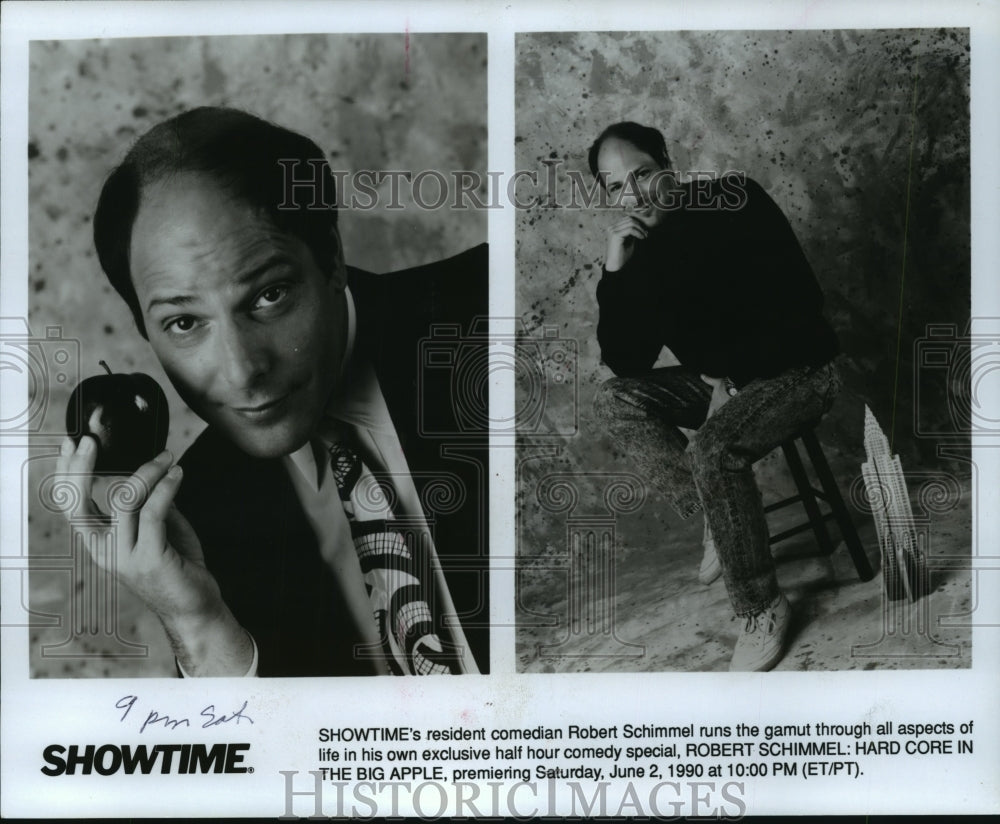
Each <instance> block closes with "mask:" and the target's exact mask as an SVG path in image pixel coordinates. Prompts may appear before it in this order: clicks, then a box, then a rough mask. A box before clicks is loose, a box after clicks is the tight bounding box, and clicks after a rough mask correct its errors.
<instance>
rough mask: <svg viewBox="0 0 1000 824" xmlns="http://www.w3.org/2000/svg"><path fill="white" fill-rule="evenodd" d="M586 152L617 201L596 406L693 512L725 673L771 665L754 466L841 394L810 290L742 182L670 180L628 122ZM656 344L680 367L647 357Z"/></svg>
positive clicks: (797, 261)
mask: <svg viewBox="0 0 1000 824" xmlns="http://www.w3.org/2000/svg"><path fill="white" fill-rule="evenodd" d="M589 162H590V169H591V171H592V173H593V174H594V175H596V176H598V177H599V179H600V181H601V182H602V184H603V185H604V186H605V187H606V191H607V193H608V194H609V195H610V196H611V197H612V198H613V199H615V198H616V199H617V205H619V206H621V209H622V212H621V214H620V215H619V216H617V217H615V219H614V223H613V224H612V226H611V229H610V231H609V232H608V243H607V256H606V258H605V264H604V271H603V275H602V277H601V280H600V283H599V284H598V286H597V301H598V305H599V307H600V319H599V322H598V326H597V338H598V342H599V343H600V346H601V356H602V360H603V361H604V363H605V364H607V365H608V367H610V368H611V370H612V371H613V372H614V373H615V375H617V376H618V377H615V378H612V379H610V380H608V381H607V382H606V383H604V384H603V385H602V386H601V387H600V389H599V390H598V394H597V398H596V402H595V409H596V413H597V416H598V418H599V419H600V421H601V422H602V423H603V425H604V426H605V427H607V429H608V431H609V432H610V433H611V435H612V437H614V438H615V440H616V441H617V442H618V443H620V445H621V447H622V448H623V449H624V450H625V451H626V452H627V454H628V455H629V456H630V457H631V458H632V459H633V460H634V461H635V462H636V464H637V465H638V467H639V468H640V470H641V471H642V472H643V474H644V475H645V476H646V477H648V478H650V480H651V481H652V483H653V484H654V485H655V486H656V487H657V488H658V489H660V491H661V492H662V493H663V494H664V495H665V496H666V497H667V500H668V501H669V502H670V504H671V505H672V506H673V508H674V509H675V510H676V511H677V513H678V514H679V515H680V516H681V517H682V518H688V517H690V516H691V515H693V514H694V513H696V512H698V511H699V510H702V511H703V512H704V517H705V552H704V556H703V559H702V564H701V569H700V571H699V579H700V580H701V581H702V582H703V583H706V584H708V583H711V582H712V581H713V580H715V579H716V578H717V577H718V576H719V575H720V574H721V575H722V576H723V579H724V581H725V585H726V590H727V592H728V594H729V599H730V602H731V604H732V607H733V609H734V611H735V612H736V614H737V615H738V616H740V617H741V618H743V619H745V620H744V623H743V627H742V631H741V633H740V636H739V638H738V639H737V642H736V649H735V651H734V654H733V658H732V661H731V663H730V669H731V670H734V671H735V670H752V671H753V670H768V669H771V668H772V667H773V666H774V665H775V664H776V663H777V662H778V661H779V660H780V659H781V657H782V655H783V652H784V643H785V638H786V635H787V631H788V627H789V624H790V620H791V608H790V606H789V603H788V601H787V599H786V598H785V596H784V595H783V594H782V593H781V591H780V590H779V588H778V582H777V578H776V576H775V568H774V561H773V559H772V557H771V553H770V548H769V540H768V529H767V522H766V521H765V518H764V507H763V503H762V501H761V496H760V492H759V490H758V489H757V485H756V482H755V480H754V476H753V469H752V467H753V463H754V462H755V461H756V460H758V459H759V458H762V457H763V456H764V455H766V454H767V453H768V452H770V451H771V450H772V449H774V448H775V447H777V446H778V445H779V444H781V443H782V442H783V441H785V440H788V439H789V438H791V437H792V436H794V435H795V434H796V433H797V432H798V431H799V430H800V429H802V428H803V427H804V426H808V425H810V424H812V423H814V422H815V421H817V420H819V418H820V417H821V416H822V415H823V414H824V413H825V412H826V411H827V410H828V409H829V408H830V406H831V404H832V403H833V399H834V397H835V396H836V394H837V392H838V391H839V388H840V380H839V377H838V374H837V371H836V368H835V367H834V365H833V364H832V363H831V360H832V359H833V357H834V356H835V355H836V354H837V351H838V344H837V339H836V336H835V334H834V332H833V330H832V329H831V327H830V325H829V324H828V323H827V322H826V321H825V320H824V318H823V316H822V314H821V312H822V305H823V296H822V293H821V292H820V289H819V286H818V285H817V283H816V278H815V276H814V275H813V272H812V269H811V268H810V266H809V263H808V261H807V260H806V258H805V256H804V255H803V253H802V249H801V248H800V246H799V244H798V241H797V240H796V238H795V235H794V234H793V232H792V229H791V227H790V226H789V224H788V220H787V219H786V218H785V216H784V215H783V214H782V213H781V211H780V209H779V208H778V207H777V205H775V203H774V201H773V200H771V198H770V197H769V196H768V195H767V193H766V192H765V191H764V190H763V189H762V188H761V187H760V186H759V185H758V184H756V183H755V182H754V181H752V180H750V179H749V178H746V177H745V176H742V175H736V174H730V175H726V176H723V177H722V178H720V179H717V180H714V181H704V180H702V181H693V182H690V183H687V184H683V185H680V184H678V183H677V182H676V180H675V179H674V177H673V175H672V173H670V172H669V171H668V170H669V168H670V159H669V157H668V156H667V149H666V143H665V141H664V139H663V135H662V134H661V133H660V132H659V131H657V130H656V129H654V128H651V127H647V126H641V125H639V124H636V123H630V122H626V123H617V124H615V125H613V126H610V127H608V128H607V129H605V130H604V132H602V133H601V135H600V136H599V137H598V138H597V140H596V141H595V142H594V144H593V145H592V146H591V148H590V154H589ZM613 202H615V201H613ZM664 346H666V347H668V348H669V349H670V351H671V352H672V353H673V355H674V356H675V357H676V359H677V360H678V361H679V362H680V365H679V366H672V367H665V368H659V369H654V368H653V364H654V363H655V362H656V360H657V357H658V356H659V354H660V351H661V349H662V348H663V347H664ZM679 427H682V428H684V429H688V430H697V432H696V433H695V434H694V436H693V437H692V438H691V439H690V441H689V440H688V438H687V437H686V436H685V435H684V433H682V432H681V431H680V429H679Z"/></svg>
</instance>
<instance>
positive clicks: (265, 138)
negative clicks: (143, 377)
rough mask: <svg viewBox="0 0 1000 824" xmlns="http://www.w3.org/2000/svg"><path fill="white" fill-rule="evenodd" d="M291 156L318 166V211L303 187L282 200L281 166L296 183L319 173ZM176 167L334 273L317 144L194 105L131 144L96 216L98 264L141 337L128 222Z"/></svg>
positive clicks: (328, 191)
mask: <svg viewBox="0 0 1000 824" xmlns="http://www.w3.org/2000/svg"><path fill="white" fill-rule="evenodd" d="M279 161H284V163H279ZM289 161H291V162H289ZM296 161H298V163H299V164H302V163H303V162H306V163H310V162H311V163H312V164H313V166H314V167H319V168H320V173H319V174H320V179H321V181H322V187H323V188H322V189H321V190H320V191H319V192H315V194H317V195H319V196H320V197H321V198H322V203H323V204H324V207H323V208H312V207H313V206H315V205H316V204H314V203H313V200H314V199H316V198H314V196H313V195H309V194H308V193H303V191H302V189H298V190H291V192H290V194H291V195H294V194H295V193H296V192H297V193H298V194H299V195H300V196H299V197H298V198H296V197H294V196H292V197H290V198H289V203H288V204H286V203H285V202H284V201H285V198H286V193H288V192H287V190H286V180H285V174H286V170H287V173H288V174H289V175H290V176H294V178H291V177H290V179H294V180H312V179H314V177H313V175H315V174H316V172H315V171H314V170H313V169H309V168H308V167H307V168H305V169H303V168H302V167H301V165H296V164H295V162H296ZM317 161H319V162H317ZM178 172H201V173H204V174H206V175H208V176H209V177H210V178H212V180H214V181H215V182H217V183H218V184H219V185H220V186H221V187H222V188H223V189H224V190H225V191H227V192H228V193H229V194H231V195H232V196H233V197H235V198H237V199H238V200H240V201H242V202H244V203H246V204H248V205H249V206H251V207H252V208H254V209H256V210H257V211H258V212H259V213H260V214H262V215H266V216H267V217H268V218H270V220H271V221H272V222H273V224H274V225H275V227H276V228H278V229H279V230H281V231H283V232H287V233H288V234H290V235H294V236H295V237H298V238H299V239H300V240H302V241H303V242H304V243H305V244H306V245H307V246H308V247H309V249H310V250H311V251H312V253H313V256H314V257H315V258H316V262H317V264H318V265H319V266H320V268H321V269H322V270H323V271H324V272H327V273H329V272H332V271H333V266H334V263H335V261H336V257H337V252H338V242H337V234H336V230H337V210H336V208H335V205H329V206H327V205H325V204H336V181H335V180H334V177H333V174H332V172H331V171H330V166H329V164H328V163H327V161H326V158H325V157H324V155H323V152H322V151H321V150H320V148H319V147H318V146H317V145H316V144H315V143H313V142H312V141H311V140H309V139H308V138H306V137H303V136H302V135H300V134H296V133H295V132H292V131H289V130H288V129H284V128H282V127H281V126H276V125H274V124H273V123H268V122H267V121H266V120H262V119H261V118H259V117H255V116H254V115H252V114H248V113H247V112H243V111H239V110H238V109H226V108H214V107H210V106H204V107H201V108H197V109H192V110H190V111H187V112H184V113H183V114H179V115H177V116H176V117H172V118H170V119H169V120H165V121H163V122H162V123H160V124H158V125H156V126H154V127H153V128H152V129H150V130H149V131H148V132H146V133H145V134H144V135H143V136H142V137H140V138H139V140H137V141H136V143H135V145H133V146H132V148H131V149H130V150H129V152H128V154H127V155H126V156H125V159H124V160H123V161H122V163H121V165H120V166H118V167H117V168H116V169H115V170H114V171H113V172H111V174H110V175H109V176H108V179H107V180H106V181H105V183H104V188H103V189H102V190H101V196H100V199H99V200H98V202H97V211H96V213H95V214H94V244H95V245H96V247H97V257H98V259H99V260H100V263H101V268H102V269H104V272H105V274H106V275H107V276H108V280H109V281H111V285H112V286H114V287H115V290H116V291H117V292H118V294H119V295H121V296H122V298H123V299H124V300H125V302H126V303H127V304H128V306H129V309H131V310H132V315H133V317H134V318H135V323H136V326H137V327H138V328H139V332H140V333H141V334H142V336H143V337H146V328H145V325H144V324H143V322H142V311H141V309H140V307H139V301H138V298H137V296H136V293H135V285H134V284H133V282H132V272H131V266H130V260H129V248H130V246H131V240H132V226H133V224H134V222H135V217H136V214H138V211H139V204H140V202H141V199H142V193H143V191H144V190H145V189H146V187H147V186H149V185H150V184H151V183H155V182H157V181H159V180H162V179H164V178H167V177H170V176H171V175H174V174H176V173H178ZM279 205H280V206H281V207H282V208H279Z"/></svg>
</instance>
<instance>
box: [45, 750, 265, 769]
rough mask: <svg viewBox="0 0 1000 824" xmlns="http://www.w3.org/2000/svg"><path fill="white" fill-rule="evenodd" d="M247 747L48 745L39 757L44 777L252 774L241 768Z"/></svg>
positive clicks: (243, 767)
mask: <svg viewBox="0 0 1000 824" xmlns="http://www.w3.org/2000/svg"><path fill="white" fill-rule="evenodd" d="M249 749H250V745H249V744H153V745H149V744H138V745H136V746H132V745H131V744H122V745H118V744H102V745H96V744H86V745H79V744H71V745H70V746H69V747H65V746H63V745H62V744H50V745H49V746H47V747H46V748H45V751H44V752H43V753H42V757H43V758H44V759H45V762H46V764H47V765H48V766H45V767H42V768H41V770H42V772H43V773H44V774H45V775H51V776H56V775H77V774H80V775H91V774H92V773H97V774H98V775H114V774H115V773H119V772H122V773H125V774H126V775H132V774H133V773H137V772H138V773H142V774H143V775H149V774H150V773H156V774H161V775H166V774H169V773H173V774H174V775H191V774H193V773H252V772H253V767H245V766H243V757H244V756H245V755H246V751H247V750H249Z"/></svg>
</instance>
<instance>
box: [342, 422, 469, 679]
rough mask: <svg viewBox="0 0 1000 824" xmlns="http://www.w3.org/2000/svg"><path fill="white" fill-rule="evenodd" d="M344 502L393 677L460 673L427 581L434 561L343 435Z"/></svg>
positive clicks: (454, 652) (383, 648) (454, 653)
mask: <svg viewBox="0 0 1000 824" xmlns="http://www.w3.org/2000/svg"><path fill="white" fill-rule="evenodd" d="M329 452H330V466H331V468H332V471H333V477H334V481H335V482H336V484H337V491H338V493H339V494H340V501H341V503H342V504H343V507H344V512H345V514H346V515H347V520H348V523H349V524H350V526H351V537H352V538H353V540H354V548H355V550H356V551H357V553H358V560H359V561H360V562H361V572H362V573H363V575H364V579H365V588H366V589H367V590H368V597H369V600H370V601H371V605H372V611H373V613H374V618H375V624H376V627H377V629H378V633H379V638H380V640H381V644H382V651H383V653H384V655H385V658H386V661H387V662H388V664H389V669H390V671H391V672H392V674H393V675H447V674H449V673H450V674H458V673H460V672H461V669H460V665H459V661H458V655H457V652H456V651H455V650H454V649H451V648H450V646H451V645H446V644H444V643H442V641H441V639H440V637H439V636H438V634H437V632H436V631H435V629H434V627H435V625H436V624H435V620H434V616H433V614H432V612H431V607H430V604H432V603H434V602H435V600H436V599H435V598H433V597H431V593H430V591H429V590H428V589H427V588H426V586H427V585H426V582H427V581H432V580H433V575H432V572H431V569H430V566H429V563H428V561H429V559H428V558H427V557H426V552H425V551H424V550H423V548H422V547H421V542H420V541H419V539H417V538H416V536H414V532H415V531H414V530H411V531H409V534H410V535H411V536H414V538H413V539H411V540H410V541H407V540H406V537H405V536H404V534H403V533H402V532H401V531H400V530H399V529H398V528H397V526H398V522H397V521H396V519H395V518H394V517H393V514H392V509H391V507H390V505H389V502H388V500H386V496H385V492H384V490H383V489H382V487H381V486H380V485H379V482H378V481H377V480H376V479H375V477H374V476H373V475H372V474H371V472H369V470H368V467H366V466H365V464H364V463H363V462H362V460H361V459H360V458H359V457H358V455H357V453H356V452H355V451H354V449H352V448H351V447H350V446H349V445H348V444H347V443H346V442H345V441H344V439H340V440H338V441H337V442H336V443H334V444H333V446H331V447H330V448H329Z"/></svg>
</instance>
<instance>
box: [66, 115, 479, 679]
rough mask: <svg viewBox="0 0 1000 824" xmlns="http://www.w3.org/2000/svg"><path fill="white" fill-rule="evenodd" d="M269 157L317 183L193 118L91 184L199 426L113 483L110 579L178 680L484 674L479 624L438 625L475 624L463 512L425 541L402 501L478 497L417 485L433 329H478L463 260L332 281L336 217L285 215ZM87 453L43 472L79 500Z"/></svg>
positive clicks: (301, 201) (252, 121) (126, 288)
mask: <svg viewBox="0 0 1000 824" xmlns="http://www.w3.org/2000/svg"><path fill="white" fill-rule="evenodd" d="M279 161H280V162H279ZM290 161H291V162H292V163H296V162H300V163H303V164H309V163H314V164H320V163H321V166H322V173H323V175H324V176H325V177H327V178H329V179H324V180H323V181H322V182H323V185H326V186H332V185H333V181H332V175H331V173H330V169H329V167H328V166H327V165H326V161H325V158H324V156H323V153H322V152H321V150H320V149H319V148H318V147H317V146H316V145H315V144H314V143H313V142H312V141H310V140H308V139H307V138H305V137H302V136H301V135H298V134H295V133H293V132H290V131H288V130H286V129H283V128H281V127H279V126H275V125H273V124H270V123H267V122H265V121H263V120H260V119H259V118H256V117H254V116H252V115H249V114H246V113H244V112H239V111H235V110H231V109H216V108H202V109H195V110H192V111H190V112H186V113H184V114H181V115H178V116H177V117H175V118H172V119H171V120H168V121H166V122H164V123H161V124H160V125H158V126H156V127H154V128H153V129H152V130H151V131H150V132H148V133H147V134H146V135H144V136H143V137H142V138H140V140H139V141H138V142H137V143H136V144H135V146H134V147H133V148H132V149H131V150H130V152H129V153H128V155H127V157H126V159H125V161H124V162H123V163H122V164H121V166H119V167H118V168H117V169H116V170H115V171H114V172H113V173H112V174H111V176H110V177H109V178H108V180H107V182H106V183H105V185H104V189H103V191H102V194H101V198H100V202H99V204H98V208H97V213H96V216H95V221H94V236H95V243H96V246H97V250H98V256H99V258H100V262H101V266H102V268H103V269H104V271H105V273H106V274H107V276H108V278H109V280H110V281H111V283H112V285H113V286H114V287H115V288H116V290H117V291H118V292H119V294H120V295H121V296H122V297H123V298H124V299H125V300H126V302H127V303H128V305H129V307H130V308H131V310H132V313H133V316H134V318H135V322H136V325H137V327H138V329H139V331H140V333H141V334H142V335H143V336H144V337H145V338H146V339H147V340H148V342H149V344H150V346H151V347H152V349H153V351H154V353H155V354H156V357H157V358H158V360H159V361H160V363H161V364H162V366H163V368H164V370H165V372H166V374H167V376H168V377H169V379H170V381H171V383H172V384H173V386H174V387H175V389H176V390H177V392H178V394H179V395H180V396H181V398H182V399H183V400H184V401H185V402H186V403H187V404H188V406H189V407H190V408H191V409H192V410H193V411H194V412H195V413H196V414H197V415H198V416H199V417H201V418H202V419H203V420H204V421H205V422H206V423H207V424H208V428H207V429H206V431H205V432H204V433H203V434H202V435H201V436H200V437H199V438H198V440H197V441H196V442H195V444H194V445H193V446H192V447H191V448H190V449H189V450H188V451H187V453H186V454H185V456H184V457H183V459H182V460H181V461H180V463H176V462H175V461H174V456H172V455H171V454H170V453H169V452H166V451H164V452H162V453H161V454H159V455H158V456H157V457H156V458H154V459H153V460H151V461H149V462H147V463H144V464H143V465H142V466H140V467H139V468H138V470H136V472H135V473H134V475H133V476H132V480H133V482H134V483H135V485H136V486H137V488H138V489H139V494H138V495H137V496H136V500H135V502H134V506H132V507H131V508H129V509H126V510H124V511H121V512H119V513H118V517H117V520H116V522H115V526H114V529H115V536H116V545H117V557H116V572H117V575H118V578H119V580H120V581H121V582H123V583H124V584H125V585H126V586H128V587H129V588H130V589H132V590H133V591H134V592H135V593H136V594H138V595H139V597H140V598H141V599H142V600H143V601H144V602H145V603H146V605H147V606H148V607H149V608H150V609H151V610H152V611H153V612H154V613H155V614H156V615H157V616H158V617H159V618H160V620H161V622H162V624H163V627H164V629H165V631H166V633H167V636H168V638H169V639H170V643H171V646H172V648H173V651H174V653H175V656H176V658H177V663H178V666H179V669H180V671H181V673H182V674H186V675H192V676H201V675H233V676H241V675H247V674H261V675H337V674H345V675H346V674H350V675H359V674H380V673H396V674H410V673H412V674H423V673H429V672H442V673H444V672H450V673H461V672H475V671H477V670H478V669H485V668H486V667H487V665H488V653H487V647H486V640H485V639H486V633H485V629H476V630H475V631H474V632H470V634H469V637H468V638H467V637H466V634H465V632H464V630H463V626H462V624H461V623H460V621H459V619H458V615H459V614H461V615H465V616H470V615H471V616H473V618H475V619H477V620H478V622H479V623H481V624H485V620H484V619H483V616H484V615H485V610H486V599H485V592H486V584H485V581H484V579H483V576H484V574H485V552H484V551H480V549H479V548H477V547H473V546H463V545H462V542H459V541H456V540H455V536H456V535H462V534H466V535H467V534H468V531H469V524H468V523H463V522H462V515H463V513H458V514H457V515H456V517H455V518H453V519H452V520H453V521H454V523H450V522H449V521H448V519H446V518H441V519H437V523H436V524H435V530H434V532H433V534H432V531H431V530H430V529H429V527H428V522H427V518H426V513H425V512H424V511H423V510H422V507H421V503H422V501H423V500H425V498H424V497H423V495H422V491H421V490H422V488H423V487H421V486H420V484H421V482H422V481H424V482H426V481H427V480H428V478H429V479H430V482H434V480H435V477H436V478H437V479H438V480H440V478H442V477H445V476H447V477H448V478H451V477H453V476H455V477H460V480H461V481H462V482H463V483H464V485H465V486H466V489H465V490H464V491H465V492H466V493H468V494H469V495H470V498H471V501H472V503H473V504H475V502H476V501H477V500H478V497H479V493H480V492H481V491H482V490H481V489H480V488H479V485H478V482H477V479H476V477H475V475H474V474H473V475H468V474H466V475H464V476H461V473H458V475H456V473H455V472H454V471H452V469H453V467H452V468H451V469H444V470H442V469H441V453H442V451H443V450H442V449H440V447H439V445H438V444H428V443H427V442H426V439H423V438H421V437H420V432H419V426H418V417H419V415H418V409H417V407H418V405H419V403H420V402H421V399H420V398H419V397H417V392H416V386H417V385H418V380H417V370H418V369H419V366H420V364H419V361H418V351H417V350H418V346H419V342H420V340H421V339H422V338H423V337H426V336H427V335H429V334H431V332H432V331H433V330H432V326H433V324H434V323H437V322H441V321H445V320H446V321H456V320H457V321H459V322H461V323H462V324H463V327H464V325H465V324H466V323H467V322H468V321H469V320H471V318H472V317H473V316H474V315H476V314H485V313H486V265H485V249H484V247H480V248H478V249H476V250H472V251H470V252H467V253H464V254H463V255H460V256H458V257H456V258H453V259H451V260H449V261H445V262H443V263H441V264H432V265H431V266H426V267H421V268H419V269H416V270H412V271H410V272H406V273H397V274H394V275H385V276H373V275H370V274H369V273H365V272H361V271H359V270H353V269H351V268H350V267H348V266H347V265H346V264H345V261H344V255H343V249H342V247H341V243H340V237H339V234H338V231H337V211H336V209H334V208H315V203H314V198H313V197H312V195H310V194H308V193H300V197H299V198H298V199H297V200H296V199H295V198H294V197H293V198H291V203H290V202H289V201H290V199H289V197H288V195H289V189H288V188H287V181H286V179H285V172H286V169H287V168H288V165H289V162H290ZM327 191H332V189H328V190H327ZM96 455H97V443H96V441H95V440H94V438H91V437H83V438H82V439H81V440H80V443H79V446H78V447H75V446H74V444H73V442H72V441H71V440H69V439H67V440H66V442H65V443H64V445H63V449H62V454H61V457H60V461H59V463H60V466H59V471H60V473H62V474H64V475H65V476H66V479H67V480H68V481H69V482H71V483H74V484H76V485H77V486H78V487H79V492H80V500H81V501H84V502H88V503H85V504H83V505H84V506H90V507H93V503H92V501H91V496H90V485H91V484H92V482H93V471H94V465H95V460H96ZM435 460H436V461H437V464H434V461H435ZM428 468H429V469H428ZM435 473H437V475H435ZM366 483H367V484H368V486H367V487H364V489H365V490H366V492H365V494H366V495H367V499H366V500H367V502H368V503H367V504H366V503H365V502H364V501H362V500H361V496H360V491H361V490H362V487H363V486H364V485H365V484H366ZM473 487H474V488H473ZM368 504H370V505H371V507H372V511H371V512H366V511H365V506H367V505H368ZM476 505H477V504H476ZM69 514H72V513H69ZM466 514H467V513H466ZM476 514H478V510H477V512H476ZM474 532H476V533H478V534H482V535H485V534H486V533H485V530H484V529H483V528H482V524H481V522H480V523H479V524H477V525H476V528H475V529H474ZM474 540H475V538H474ZM465 543H466V544H467V543H468V540H466V542H465ZM446 544H447V545H448V546H447V548H445V545H446ZM439 552H440V557H439ZM446 553H450V554H452V555H453V557H454V558H455V559H457V560H453V561H451V562H445V561H444V560H442V559H443V558H444V557H445V554H446ZM466 573H471V574H466ZM463 574H466V576H465V577H464V578H463V577H462V575H463ZM373 619H374V620H373Z"/></svg>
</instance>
